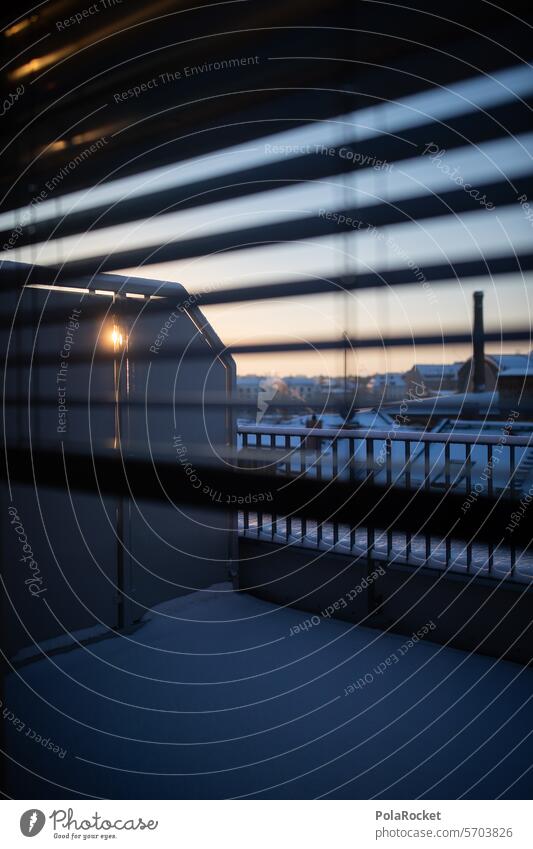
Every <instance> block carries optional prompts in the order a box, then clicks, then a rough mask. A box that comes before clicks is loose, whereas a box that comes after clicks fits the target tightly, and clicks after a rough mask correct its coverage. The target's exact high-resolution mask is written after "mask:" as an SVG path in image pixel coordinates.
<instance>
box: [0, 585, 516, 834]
mask: <svg viewBox="0 0 533 849" xmlns="http://www.w3.org/2000/svg"><path fill="white" fill-rule="evenodd" d="M310 618H311V617H310V614H308V613H305V612H302V611H299V610H295V609H290V608H287V607H283V606H280V605H273V604H270V603H268V602H265V601H261V600H259V599H257V598H253V597H251V596H249V595H246V594H244V593H241V592H234V591H233V590H232V588H231V586H230V585H229V584H219V585H215V586H212V587H210V588H208V589H207V590H204V591H200V592H195V593H191V594H189V595H185V596H182V597H181V598H177V599H175V600H173V601H169V602H166V603H164V604H161V605H159V606H158V607H156V608H154V609H153V610H150V611H149V612H148V613H147V614H146V616H145V617H144V619H143V622H142V625H141V627H139V628H138V629H137V630H136V631H135V632H134V633H129V634H128V633H123V634H113V635H112V636H111V637H110V638H109V639H103V640H101V641H99V642H93V643H91V644H87V645H81V644H79V645H78V646H77V647H74V648H73V649H72V650H70V651H64V652H62V653H56V654H52V655H51V656H49V657H41V659H38V660H36V661H34V662H31V663H28V664H27V665H25V666H22V667H20V668H18V669H17V671H15V672H14V673H12V674H11V675H10V676H9V678H8V681H7V686H6V691H5V704H6V705H7V706H8V707H9V710H10V711H12V712H13V713H14V714H15V715H16V716H17V717H19V718H21V720H23V722H24V723H25V727H24V729H22V730H21V731H20V730H17V728H16V726H15V724H14V723H13V722H10V723H6V725H7V733H8V735H9V738H10V739H9V751H10V752H11V756H12V758H13V760H12V761H10V762H9V764H8V770H9V773H10V777H11V778H12V780H13V782H12V784H11V785H10V786H12V787H13V788H14V791H16V792H15V796H16V797H17V798H65V797H69V798H75V797H77V796H79V797H96V798H106V797H111V798H140V799H147V798H186V799H188V798H191V799H192V798H214V799H217V798H230V797H238V798H242V797H244V798H259V799H262V798H314V797H327V798H389V799H398V798H425V799H431V798H435V799H438V798H445V799H446V798H457V797H459V798H461V797H466V798H469V797H470V798H482V799H483V798H485V799H486V798H496V797H499V796H503V797H504V798H529V796H530V794H531V773H530V764H531V757H532V746H533V741H532V738H531V705H530V703H531V699H532V695H531V694H532V692H533V670H531V669H529V668H527V667H525V666H520V665H517V664H513V663H508V662H505V661H498V660H495V659H491V658H487V657H481V656H479V655H476V654H473V653H466V652H462V651H458V650H455V649H451V648H447V647H443V646H439V645H436V644H434V643H431V642H429V641H428V638H430V637H431V632H430V631H429V632H428V635H427V636H426V638H425V639H422V640H420V641H419V642H415V643H414V644H411V645H410V646H409V637H404V636H398V635H393V634H391V633H387V632H386V631H378V630H372V629H369V628H364V627H359V626H354V625H350V624H349V623H344V622H340V621H336V620H330V619H322V620H321V621H320V623H319V624H315V625H312V626H311V627H308V628H307V629H302V628H301V627H300V628H299V630H298V631H296V628H297V627H299V626H301V624H302V623H305V622H306V621H307V622H308V621H309V620H310ZM317 618H318V617H315V621H316V619H317ZM111 633H112V632H111ZM291 634H292V636H291ZM80 636H83V635H72V636H71V635H68V639H67V642H70V644H71V645H72V644H74V645H75V640H76V639H77V638H79V637H80ZM108 636H109V632H108ZM43 648H46V646H45V647H43ZM361 681H362V682H363V683H362V684H361ZM28 729H29V730H31V731H32V732H36V733H37V734H38V736H39V740H41V741H42V740H45V741H46V740H50V741H52V743H53V744H56V745H57V746H59V747H60V752H59V753H54V752H53V751H50V750H49V749H48V748H46V747H45V746H44V745H43V743H42V742H39V740H37V739H36V737H35V733H34V734H33V735H31V734H30V735H28V734H26V731H27V730H28ZM17 761H18V762H20V763H22V764H28V763H30V762H31V763H32V765H33V766H32V769H33V772H31V773H30V772H29V771H27V770H25V769H23V768H20V769H19V768H17V767H16V766H15V764H16V763H17ZM41 775H46V776H47V780H44V779H40V778H39V776H41ZM347 827H348V826H347Z"/></svg>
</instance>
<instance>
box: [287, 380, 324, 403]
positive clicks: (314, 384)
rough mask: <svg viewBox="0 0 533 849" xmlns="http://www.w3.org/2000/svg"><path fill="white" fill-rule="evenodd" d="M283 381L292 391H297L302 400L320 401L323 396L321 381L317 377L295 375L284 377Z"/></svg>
mask: <svg viewBox="0 0 533 849" xmlns="http://www.w3.org/2000/svg"><path fill="white" fill-rule="evenodd" d="M283 382H284V383H285V385H286V386H287V388H288V389H289V390H291V391H292V393H296V395H298V396H299V397H300V398H301V399H302V401H307V402H311V401H319V400H321V397H322V390H321V387H320V383H319V382H318V380H317V379H316V377H304V376H303V375H296V376H295V377H284V378H283Z"/></svg>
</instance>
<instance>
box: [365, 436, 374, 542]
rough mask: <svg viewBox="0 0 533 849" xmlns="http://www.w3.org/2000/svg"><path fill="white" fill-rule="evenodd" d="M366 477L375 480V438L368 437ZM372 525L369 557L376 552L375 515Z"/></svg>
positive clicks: (369, 535)
mask: <svg viewBox="0 0 533 849" xmlns="http://www.w3.org/2000/svg"><path fill="white" fill-rule="evenodd" d="M366 479H367V481H368V482H369V483H372V482H373V481H374V440H373V439H370V438H367V439H366ZM369 519H370V522H371V523H372V525H368V527H367V529H366V550H367V555H368V557H369V558H370V557H372V555H373V554H374V543H375V540H376V533H375V529H374V525H373V522H374V517H373V516H371V517H369Z"/></svg>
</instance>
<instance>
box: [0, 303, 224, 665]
mask: <svg viewBox="0 0 533 849" xmlns="http://www.w3.org/2000/svg"><path fill="white" fill-rule="evenodd" d="M17 298H18V293H13V294H12V295H7V296H6V298H5V300H4V303H3V312H2V316H3V317H4V318H8V319H9V320H10V319H11V317H12V315H13V314H14V313H15V308H16V306H17V304H16V299H17ZM80 299H81V300H80ZM128 301H129V303H128ZM128 301H123V302H122V307H121V303H118V304H116V305H113V301H112V299H111V298H110V297H108V296H106V295H95V294H91V295H86V296H84V297H83V298H81V296H80V294H66V293H64V292H54V291H52V292H51V291H48V290H35V289H33V290H32V289H28V290H25V292H24V295H23V298H22V309H26V308H27V309H30V308H33V309H34V310H36V313H35V314H36V315H37V316H39V314H40V313H41V312H42V315H43V316H44V318H46V317H47V315H50V311H51V310H54V311H59V318H58V319H57V321H54V323H53V324H45V323H43V324H41V326H39V323H38V320H37V321H35V322H34V324H33V325H32V326H31V327H23V326H22V325H21V324H18V325H17V323H15V329H14V331H13V332H11V328H10V327H9V326H6V325H4V326H3V327H2V329H1V330H0V339H1V342H2V349H3V352H4V353H6V352H7V351H9V359H8V365H7V372H6V375H7V390H6V395H7V397H8V398H12V399H13V398H14V396H18V398H19V403H18V404H11V405H8V406H7V408H6V416H5V423H4V424H5V428H6V436H7V439H8V442H17V441H20V442H22V443H24V444H25V445H26V444H28V443H29V442H30V441H31V444H32V446H33V447H34V448H37V447H38V446H39V445H46V446H54V447H59V448H60V447H61V445H64V447H65V448H66V450H67V451H68V448H69V446H71V445H72V446H77V447H78V446H79V447H80V448H81V449H82V450H85V451H87V452H90V451H92V450H94V451H95V452H96V451H98V449H99V447H101V446H105V447H107V448H109V447H111V446H112V445H113V444H114V442H115V440H116V436H117V422H116V416H115V405H114V391H115V388H116V386H117V385H118V386H119V387H120V389H119V391H120V397H121V413H120V433H121V445H122V448H123V450H130V449H131V450H133V451H135V452H140V454H141V456H143V457H145V458H146V459H149V458H150V456H151V452H152V453H153V454H154V455H162V456H164V457H167V458H168V457H174V458H176V453H175V447H174V437H175V435H176V434H177V433H179V434H180V435H181V438H182V440H183V444H184V445H186V447H187V450H188V451H189V453H190V455H191V456H193V455H194V453H195V450H196V448H197V446H198V444H202V445H204V446H205V444H206V443H207V438H208V437H209V439H210V440H211V441H212V443H213V444H217V445H218V444H220V443H222V444H224V443H226V442H227V441H230V440H231V439H232V436H231V433H230V431H229V423H228V420H227V419H226V418H225V413H224V411H223V410H224V408H221V410H222V412H220V411H211V410H209V411H208V412H207V413H206V411H205V410H203V409H201V408H191V407H188V406H185V405H183V406H182V405H180V397H183V395H184V393H187V392H189V391H191V390H193V389H194V390H198V389H201V388H202V387H203V386H205V389H206V390H210V389H215V390H217V391H218V392H221V393H224V392H225V391H227V390H228V388H230V384H231V380H232V369H231V363H230V364H229V366H230V367H228V364H225V363H223V362H222V361H219V360H217V361H215V362H214V363H213V362H212V360H211V359H210V358H205V357H200V356H195V352H199V350H200V347H201V348H202V350H204V349H205V345H206V341H205V338H204V337H203V334H201V333H200V334H199V333H198V329H197V326H196V325H195V323H194V322H193V321H191V320H190V319H189V318H188V317H187V316H186V315H185V313H182V312H179V314H178V319H177V321H176V322H175V324H174V325H173V329H172V335H171V336H170V337H169V338H168V339H167V341H166V343H165V354H169V355H170V356H169V357H168V358H163V357H162V356H158V355H151V354H150V352H149V347H150V345H151V344H152V342H153V340H154V339H155V337H156V336H157V334H158V333H159V331H160V328H161V325H162V324H163V323H164V321H165V319H166V313H165V311H164V310H163V311H160V309H159V310H157V311H156V309H155V305H157V306H158V307H159V308H160V307H161V305H162V304H164V301H161V300H158V301H145V302H143V301H138V300H130V299H128ZM173 307H174V303H172V304H169V310H171V309H172V308H173ZM20 308H21V305H19V308H18V309H19V312H20ZM141 308H142V314H141V315H139V311H140V310H141ZM73 310H79V313H74V312H73ZM95 312H96V315H95ZM72 315H74V317H75V319H76V321H75V322H74V324H77V325H78V326H77V327H74V326H71V327H70V335H71V337H72V339H71V340H69V343H68V344H69V346H70V347H69V348H68V349H67V350H69V351H70V353H71V355H72V357H74V355H83V358H84V362H82V363H81V364H76V363H74V361H73V360H71V359H70V358H69V357H66V356H63V354H62V352H64V350H65V339H66V338H67V336H68V335H69V331H68V328H67V325H68V324H69V319H70V317H71V316H72ZM114 315H115V319H114V318H113V316H114ZM117 315H118V317H119V319H120V321H119V324H120V329H121V331H122V332H123V334H124V338H126V336H127V337H128V340H129V341H128V348H127V352H126V350H125V349H124V352H125V357H124V360H123V362H122V364H121V365H120V368H118V367H117V366H116V365H115V364H114V363H113V361H107V362H92V361H91V360H92V358H93V354H98V352H99V351H100V350H106V351H108V352H110V351H112V350H113V342H112V338H111V334H112V330H113V326H114V322H115V320H116V316H117ZM187 345H188V346H189V349H188V352H187V354H186V356H185V357H183V356H182V349H183V346H187ZM174 350H175V351H176V355H175V356H173V351H174ZM147 355H148V358H147ZM45 356H46V357H49V358H50V359H51V362H50V363H45V362H44V357H45ZM16 357H18V358H19V360H18V361H17V360H16V359H15V358H16ZM20 358H22V362H21V361H20ZM62 362H63V363H65V362H66V364H67V365H66V367H65V368H64V369H63V372H64V376H65V380H64V381H60V382H58V380H57V376H58V373H60V370H61V363H62ZM58 388H61V389H62V390H64V393H65V394H64V396H63V398H64V402H65V403H64V406H65V407H66V408H67V412H66V413H65V415H64V418H60V411H59V400H60V399H59V398H58ZM43 399H48V400H49V401H51V403H49V404H47V405H46V406H43V405H41V404H39V401H42V400H43ZM75 400H78V401H80V400H81V401H82V402H83V404H82V405H81V406H76V405H75V404H74V403H73V402H74V401H75ZM88 400H89V401H90V404H88V403H87V402H88ZM139 401H140V402H141V403H140V405H139V404H136V403H135V402H139ZM63 421H64V422H65V429H63V427H62V424H61V423H62V422H63ZM8 456H9V455H8ZM176 462H177V459H176ZM58 472H59V474H62V470H61V469H59V470H58ZM72 483H73V484H78V483H79V482H78V481H73V482H72ZM0 511H1V512H0V517H1V519H0V521H1V526H0V530H1V538H0V539H1V542H0V555H1V562H2V578H3V581H4V586H5V596H4V599H3V604H2V623H3V636H2V643H3V646H5V648H6V649H7V652H8V654H9V656H13V655H15V654H16V653H17V652H18V651H20V649H22V648H25V647H28V646H31V645H33V644H34V643H41V642H43V641H45V640H50V639H55V638H61V639H64V638H68V634H69V632H71V631H78V630H80V629H86V628H94V627H95V626H96V627H98V628H103V629H106V628H107V629H109V628H117V627H122V626H128V625H129V624H131V623H132V622H134V621H135V620H136V619H138V618H139V617H141V616H142V615H143V613H144V612H145V611H146V609H147V608H150V607H152V606H153V605H154V604H157V603H159V602H160V601H163V600H166V599H168V598H173V597H175V596H177V595H181V594H183V593H187V592H190V591H191V590H194V589H198V588H201V587H205V586H209V585H210V584H212V583H214V582H217V581H221V580H225V579H226V578H227V575H228V562H229V559H230V554H231V544H232V538H233V539H234V535H232V531H231V529H232V519H231V517H230V516H229V514H228V515H222V514H217V515H216V516H214V515H211V514H210V513H208V512H207V511H205V510H204V511H200V510H197V509H187V508H184V509H182V508H181V507H180V506H179V505H176V504H174V503H172V498H171V496H170V494H169V499H168V503H167V504H164V503H157V504H155V503H147V502H145V501H140V500H138V499H136V498H124V499H118V498H115V497H105V498H103V497H99V495H97V494H96V495H95V494H86V493H82V492H80V491H78V489H76V486H73V488H72V489H71V490H70V491H69V490H68V488H67V486H66V485H65V486H62V487H61V488H59V489H51V488H49V487H43V486H42V485H40V484H39V481H38V480H37V481H36V483H35V485H34V486H21V485H19V484H18V483H16V482H11V486H10V487H8V486H7V485H2V487H1V489H0ZM13 511H16V514H15V513H14V512H13ZM121 539H122V541H123V543H124V546H122V544H121V541H120V540H121ZM21 540H22V542H21ZM23 545H26V546H29V547H30V548H31V553H32V554H31V556H32V560H30V559H29V558H28V559H27V560H23V559H21V558H22V557H24V556H25V554H26V555H28V554H29V552H30V548H26V549H25V550H24V549H23ZM30 564H31V568H30ZM32 570H33V571H32ZM36 570H38V577H39V579H40V580H39V582H34V583H33V584H29V583H28V580H30V581H31V577H32V574H33V575H34V574H35V573H36Z"/></svg>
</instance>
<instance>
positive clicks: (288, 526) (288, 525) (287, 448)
mask: <svg viewBox="0 0 533 849" xmlns="http://www.w3.org/2000/svg"><path fill="white" fill-rule="evenodd" d="M285 451H286V452H287V463H286V470H287V474H290V473H291V437H290V434H288V435H287V436H286V437H285ZM291 534H292V519H291V517H290V516H286V517H285V538H286V540H287V542H288V541H289V539H290V537H291Z"/></svg>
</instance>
